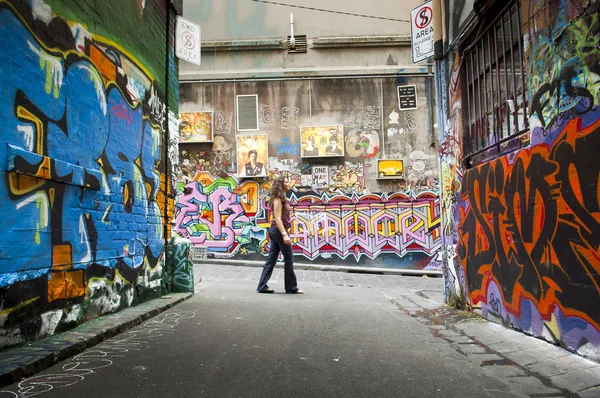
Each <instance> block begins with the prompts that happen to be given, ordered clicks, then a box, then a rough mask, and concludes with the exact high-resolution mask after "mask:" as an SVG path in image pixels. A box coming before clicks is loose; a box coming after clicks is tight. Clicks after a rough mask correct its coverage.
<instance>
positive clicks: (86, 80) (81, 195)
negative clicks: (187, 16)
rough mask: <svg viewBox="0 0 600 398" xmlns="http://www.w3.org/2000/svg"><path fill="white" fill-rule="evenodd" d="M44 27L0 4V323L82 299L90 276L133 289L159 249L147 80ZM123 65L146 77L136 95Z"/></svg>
mask: <svg viewBox="0 0 600 398" xmlns="http://www.w3.org/2000/svg"><path fill="white" fill-rule="evenodd" d="M42 25H43V24H34V23H33V18H32V16H31V14H30V13H29V14H26V13H24V12H23V10H21V9H19V11H17V10H16V9H15V8H13V6H12V5H10V4H9V3H7V2H4V1H0V131H1V133H0V214H2V216H1V217H0V229H1V230H2V231H3V233H2V237H1V239H0V299H2V307H1V308H0V310H3V312H4V313H5V314H8V316H9V320H8V322H7V323H8V324H10V323H11V321H10V315H11V314H12V313H18V312H19V311H22V310H23V307H26V306H27V305H28V304H29V303H35V306H36V307H38V308H40V309H39V311H43V308H44V305H43V304H44V303H46V308H48V305H49V304H51V303H53V302H56V305H59V306H60V305H64V304H65V300H68V301H67V302H79V301H82V300H83V298H84V296H85V294H86V289H87V286H88V283H89V281H90V280H92V279H96V278H100V279H101V280H109V281H114V280H115V279H116V277H117V275H118V276H119V280H121V281H124V283H138V277H139V276H140V274H141V272H142V270H144V269H153V270H156V271H158V270H157V267H158V266H159V265H160V261H159V260H160V259H161V256H162V253H163V245H164V242H163V225H162V213H163V211H162V210H161V208H160V206H159V201H158V196H159V194H160V181H161V178H160V171H159V167H161V165H160V161H161V152H162V149H161V148H162V147H163V146H162V134H163V130H162V126H161V125H160V122H161V120H160V119H161V118H162V119H164V115H162V116H161V115H159V116H161V117H160V118H159V117H156V115H154V114H153V112H152V109H153V106H152V104H151V103H149V101H150V98H148V97H149V96H150V95H151V94H150V93H154V92H155V90H156V89H155V87H154V83H152V79H151V78H150V77H149V76H148V75H147V74H145V72H144V70H143V68H142V67H137V65H138V64H136V62H135V60H133V59H131V58H129V57H128V55H126V54H125V53H124V52H123V51H120V50H119V48H118V47H117V45H116V44H113V43H111V42H109V41H106V42H101V41H100V42H99V41H98V40H99V39H94V41H93V40H91V39H86V41H85V48H84V49H80V52H78V51H75V50H74V48H75V43H74V42H71V43H70V48H69V44H64V43H68V40H63V41H64V43H63V42H60V43H57V42H54V43H51V44H48V43H46V42H44V41H43V40H41V39H40V38H45V39H44V40H49V39H47V38H50V37H54V36H53V35H51V34H50V33H52V32H51V28H52V29H55V30H58V31H60V32H61V33H62V34H64V33H65V29H62V30H61V28H67V30H66V32H70V30H68V28H69V26H68V25H67V23H66V22H65V21H64V20H62V19H60V18H58V17H56V18H54V20H53V21H52V23H50V24H49V25H47V26H42ZM42 29H45V30H43V31H41V30H42ZM41 33H43V34H41ZM87 36H88V37H92V36H91V35H90V34H88V35H87ZM71 39H73V38H72V37H71ZM125 65H127V68H125V67H124V66H125ZM136 68H137V69H136ZM123 70H129V71H130V73H134V72H135V74H136V75H138V76H144V77H145V78H146V79H147V80H148V82H151V86H149V87H146V91H145V97H144V98H137V96H136V95H137V94H139V90H137V91H136V95H133V94H132V93H130V92H129V91H128V90H127V82H128V79H127V75H126V74H125V72H123ZM152 101H154V102H156V101H157V99H156V98H152ZM154 108H155V107H154ZM163 109H164V107H163ZM159 277H160V276H157V278H159ZM158 284H160V282H158ZM39 311H38V312H39ZM5 326H6V324H5Z"/></svg>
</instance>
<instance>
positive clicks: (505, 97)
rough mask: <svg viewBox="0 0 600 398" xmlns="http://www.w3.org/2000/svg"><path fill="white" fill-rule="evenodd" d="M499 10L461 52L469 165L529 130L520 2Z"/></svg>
mask: <svg viewBox="0 0 600 398" xmlns="http://www.w3.org/2000/svg"><path fill="white" fill-rule="evenodd" d="M502 3H504V2H502ZM496 10H497V9H495V10H493V11H494V15H493V16H488V17H487V19H484V20H483V21H482V23H481V25H480V28H479V30H478V31H476V33H475V35H474V39H472V40H470V41H469V42H468V43H467V47H466V48H465V49H464V50H463V57H464V58H463V61H464V62H463V68H464V70H463V71H462V72H463V76H464V77H465V81H466V87H465V88H466V89H467V93H466V94H467V95H466V96H465V97H466V98H467V104H466V105H467V106H466V107H464V108H463V109H464V111H465V112H466V115H464V116H465V118H466V121H468V129H466V131H465V135H466V136H465V137H464V138H465V139H464V140H463V153H464V155H465V158H466V159H467V160H468V159H469V158H471V157H473V156H475V155H477V154H480V153H483V152H485V151H487V150H489V149H492V148H494V147H495V146H497V147H498V148H499V147H500V145H501V144H502V143H504V142H506V141H508V140H510V139H511V138H513V137H515V136H518V135H521V134H522V133H523V132H526V131H527V130H528V128H529V121H528V117H527V86H526V76H525V65H524V57H523V35H522V32H521V29H522V28H521V7H520V4H519V1H518V0H509V1H508V4H506V5H505V6H503V8H502V9H501V11H500V13H496ZM489 14H490V13H489V12H488V15H489Z"/></svg>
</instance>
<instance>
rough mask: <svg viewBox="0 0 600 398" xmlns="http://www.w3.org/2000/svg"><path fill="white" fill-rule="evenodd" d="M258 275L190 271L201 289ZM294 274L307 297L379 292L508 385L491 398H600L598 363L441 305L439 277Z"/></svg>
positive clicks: (209, 268)
mask: <svg viewBox="0 0 600 398" xmlns="http://www.w3.org/2000/svg"><path fill="white" fill-rule="evenodd" d="M260 273H261V269H260V268H256V267H242V266H225V265H221V264H219V265H214V264H197V265H195V267H194V274H195V277H196V278H202V280H203V283H202V286H204V287H206V286H209V285H210V284H211V283H213V282H216V281H223V280H231V281H235V280H245V281H255V282H256V283H258V280H259V277H260ZM296 276H297V279H298V286H299V287H300V288H302V289H304V290H305V291H306V294H310V291H311V290H312V289H313V288H314V289H316V288H323V287H325V288H326V287H328V286H339V287H348V288H353V289H357V294H359V289H360V288H366V289H374V290H377V291H379V292H380V293H381V294H382V295H384V297H386V298H387V299H388V300H390V301H391V302H392V303H394V304H395V305H396V307H398V309H399V310H400V311H402V312H404V313H405V314H406V315H408V316H410V317H413V318H415V319H417V320H418V321H419V322H421V323H423V324H425V325H427V326H428V328H429V330H430V332H431V334H432V335H433V337H434V338H440V339H443V340H445V341H446V342H447V343H448V344H449V345H450V346H451V347H452V348H453V349H455V350H456V351H457V352H459V353H460V354H462V355H463V356H464V358H465V361H469V362H472V363H476V364H478V365H479V366H481V367H482V369H484V372H485V373H486V375H488V376H490V377H492V378H494V379H501V380H506V381H507V383H508V385H509V386H510V392H508V391H497V392H496V393H491V395H490V396H503V397H504V396H544V397H590V398H592V397H600V364H598V363H596V362H593V361H590V360H588V359H585V358H582V357H580V356H578V355H576V354H573V353H571V352H569V351H567V350H564V349H563V348H560V347H557V346H554V345H552V344H550V343H548V342H546V341H543V340H540V339H537V338H534V337H531V336H527V335H525V334H524V333H521V332H519V331H516V330H511V329H507V328H505V327H504V326H502V325H498V324H496V323H493V322H489V321H487V320H485V319H483V318H481V317H479V316H478V315H476V314H469V313H466V312H464V311H459V310H456V309H454V308H450V307H448V306H446V305H445V304H444V294H443V279H442V278H431V277H429V278H428V277H418V276H397V275H372V274H356V273H344V272H325V271H314V270H306V269H298V270H296ZM202 286H197V287H196V289H197V290H198V288H200V289H202ZM269 286H270V287H271V288H274V289H275V291H282V290H283V269H282V268H279V267H278V268H276V269H275V271H274V272H273V276H272V278H271V280H270V282H269ZM424 339H425V337H424ZM424 349H426V345H424ZM457 366H458V367H460V363H459V364H457ZM457 371H460V368H459V369H457Z"/></svg>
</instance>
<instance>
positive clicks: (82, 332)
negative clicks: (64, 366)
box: [0, 293, 193, 387]
mask: <svg viewBox="0 0 600 398" xmlns="http://www.w3.org/2000/svg"><path fill="white" fill-rule="evenodd" d="M192 296H193V294H192V293H173V294H169V295H168V296H163V297H159V298H156V299H153V300H150V301H146V302H144V303H141V304H139V305H136V306H135V307H129V308H126V309H124V310H122V311H119V312H117V313H115V314H111V315H106V316H103V317H100V318H96V319H94V320H92V321H89V322H86V323H83V324H81V325H79V326H77V327H76V328H74V329H71V330H69V331H66V332H62V333H57V334H54V335H52V336H49V337H46V338H43V339H40V340H36V341H34V342H31V343H28V344H25V345H23V346H19V347H14V348H9V349H7V350H6V351H2V352H0V356H1V358H2V359H0V387H5V386H8V385H11V384H14V383H17V382H19V381H21V380H23V379H24V378H26V377H30V376H32V375H34V374H36V373H39V372H41V371H43V370H45V369H47V368H49V367H51V366H53V365H55V364H56V363H58V362H61V361H64V360H65V359H67V358H70V357H72V356H74V355H77V354H79V353H81V352H83V351H84V350H86V349H88V348H90V347H93V346H95V345H96V344H98V343H100V342H102V341H104V340H107V339H109V338H111V337H114V336H116V335H118V334H120V333H123V332H125V331H126V330H128V329H131V328H132V327H134V326H137V325H139V324H141V323H142V322H144V321H146V320H148V319H150V318H153V317H155V316H156V315H158V314H160V313H161V312H164V311H166V310H168V309H170V308H172V307H173V306H175V305H177V304H179V303H181V302H183V301H185V300H187V299H189V298H190V297H192Z"/></svg>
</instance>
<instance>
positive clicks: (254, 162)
mask: <svg viewBox="0 0 600 398" xmlns="http://www.w3.org/2000/svg"><path fill="white" fill-rule="evenodd" d="M235 138H236V144H237V172H238V176H240V177H248V178H254V177H268V176H269V165H268V161H269V145H268V141H267V135H266V134H252V135H249V134H240V135H237V136H236V137H235Z"/></svg>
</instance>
